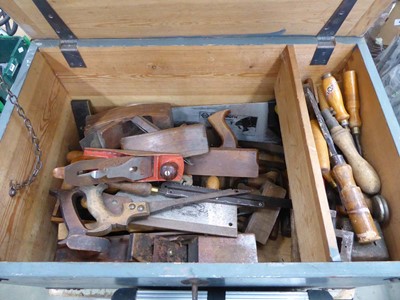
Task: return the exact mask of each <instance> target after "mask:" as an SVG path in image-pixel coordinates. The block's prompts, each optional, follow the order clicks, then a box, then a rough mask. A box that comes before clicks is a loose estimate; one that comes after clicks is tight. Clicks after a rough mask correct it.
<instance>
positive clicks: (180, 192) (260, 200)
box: [158, 182, 292, 208]
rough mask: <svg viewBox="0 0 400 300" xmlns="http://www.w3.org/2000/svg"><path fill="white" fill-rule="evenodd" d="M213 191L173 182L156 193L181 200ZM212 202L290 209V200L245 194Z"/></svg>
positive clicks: (166, 183)
mask: <svg viewBox="0 0 400 300" xmlns="http://www.w3.org/2000/svg"><path fill="white" fill-rule="evenodd" d="M215 191H216V190H212V189H207V188H204V187H198V186H186V185H182V184H179V183H174V182H165V183H163V184H162V185H161V187H160V188H159V190H158V193H159V194H162V195H164V196H166V197H168V198H183V197H191V196H194V195H196V194H204V193H211V192H215ZM213 202H216V203H222V204H230V205H239V206H247V207H256V208H264V207H269V208H270V207H281V208H291V207H292V201H291V200H290V199H287V198H278V197H268V196H261V195H254V194H247V195H240V196H238V195H235V196H233V197H232V196H228V197H219V198H218V200H214V201H213Z"/></svg>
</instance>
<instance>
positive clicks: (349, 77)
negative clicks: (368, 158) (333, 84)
mask: <svg viewBox="0 0 400 300" xmlns="http://www.w3.org/2000/svg"><path fill="white" fill-rule="evenodd" d="M343 87H344V101H345V106H346V109H347V111H348V112H349V114H350V119H349V127H350V129H351V133H352V134H353V138H354V142H355V145H356V148H357V151H358V153H360V155H362V150H361V143H360V134H361V117H360V97H359V95H358V85H357V75H356V72H355V71H353V70H350V71H346V72H344V73H343Z"/></svg>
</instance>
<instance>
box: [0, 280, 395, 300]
mask: <svg viewBox="0 0 400 300" xmlns="http://www.w3.org/2000/svg"><path fill="white" fill-rule="evenodd" d="M85 291H86V292H87V293H86V297H78V296H75V297H61V296H50V295H49V293H48V290H46V289H44V288H37V287H25V286H13V285H7V284H0V299H4V300H20V299H25V300H82V299H90V300H105V299H111V296H110V294H111V293H112V292H110V290H107V291H104V294H105V295H106V296H104V297H96V296H94V297H93V295H92V296H91V295H90V291H88V290H85ZM399 295H400V283H396V284H387V285H378V286H368V287H362V288H357V289H356V291H355V296H354V300H397V299H399Z"/></svg>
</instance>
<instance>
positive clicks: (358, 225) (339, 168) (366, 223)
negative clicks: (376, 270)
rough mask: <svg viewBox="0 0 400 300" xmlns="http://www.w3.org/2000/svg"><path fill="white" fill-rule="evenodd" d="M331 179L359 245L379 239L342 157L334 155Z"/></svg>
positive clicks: (361, 196)
mask: <svg viewBox="0 0 400 300" xmlns="http://www.w3.org/2000/svg"><path fill="white" fill-rule="evenodd" d="M336 157H340V159H336V163H335V164H334V165H335V166H334V167H333V169H332V174H333V177H334V179H335V181H336V183H337V184H338V186H339V190H340V198H341V199H342V204H343V206H344V207H345V208H346V211H347V213H348V215H349V218H350V222H351V224H352V226H353V229H354V232H355V233H356V235H357V237H358V240H359V242H360V243H371V242H374V241H377V240H379V239H381V237H380V236H379V233H378V230H377V229H376V226H375V223H374V221H373V219H372V216H371V213H370V211H369V209H368V207H367V206H366V204H365V201H364V196H363V194H362V192H361V189H360V188H359V187H358V186H357V185H356V183H355V181H354V177H353V172H352V170H351V167H350V166H349V165H348V164H346V162H345V161H344V159H343V157H341V156H340V155H336Z"/></svg>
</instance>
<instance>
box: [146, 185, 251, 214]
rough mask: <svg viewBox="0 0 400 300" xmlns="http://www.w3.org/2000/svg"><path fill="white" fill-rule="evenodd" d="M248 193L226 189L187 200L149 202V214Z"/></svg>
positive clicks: (246, 191)
mask: <svg viewBox="0 0 400 300" xmlns="http://www.w3.org/2000/svg"><path fill="white" fill-rule="evenodd" d="M249 192H250V191H248V190H232V189H227V190H222V191H218V192H213V193H207V194H199V195H195V196H191V197H188V198H178V199H171V200H168V201H162V202H161V201H160V202H150V203H148V204H149V208H150V213H151V214H153V213H156V212H160V211H163V210H166V209H172V208H176V207H182V206H186V205H189V204H192V203H198V202H202V201H206V200H212V199H215V198H220V197H224V196H225V197H226V196H233V195H243V194H248V193H249Z"/></svg>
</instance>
